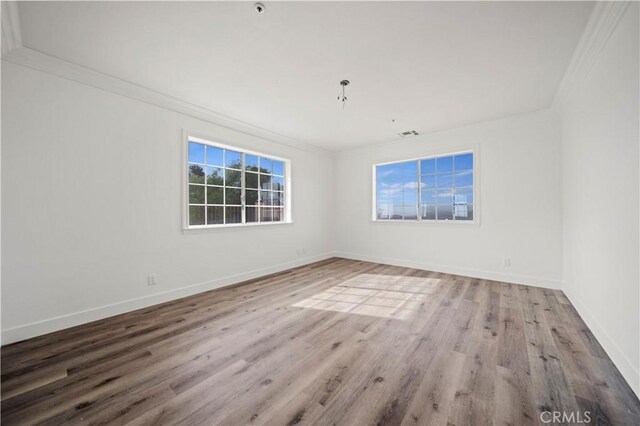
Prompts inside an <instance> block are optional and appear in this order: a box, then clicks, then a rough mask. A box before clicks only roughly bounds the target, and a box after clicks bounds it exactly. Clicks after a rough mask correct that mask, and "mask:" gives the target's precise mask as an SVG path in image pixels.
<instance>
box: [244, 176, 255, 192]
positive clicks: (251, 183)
mask: <svg viewBox="0 0 640 426" xmlns="http://www.w3.org/2000/svg"><path fill="white" fill-rule="evenodd" d="M244 185H245V187H246V188H255V189H258V174H257V173H251V172H247V173H245V174H244Z"/></svg>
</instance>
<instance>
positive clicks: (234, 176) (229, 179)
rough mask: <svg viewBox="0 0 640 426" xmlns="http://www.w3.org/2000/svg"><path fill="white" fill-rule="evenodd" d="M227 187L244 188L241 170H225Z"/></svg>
mask: <svg viewBox="0 0 640 426" xmlns="http://www.w3.org/2000/svg"><path fill="white" fill-rule="evenodd" d="M224 172H225V181H224V182H225V186H233V187H236V188H240V187H241V186H242V172H241V171H240V170H229V169H225V170H224Z"/></svg>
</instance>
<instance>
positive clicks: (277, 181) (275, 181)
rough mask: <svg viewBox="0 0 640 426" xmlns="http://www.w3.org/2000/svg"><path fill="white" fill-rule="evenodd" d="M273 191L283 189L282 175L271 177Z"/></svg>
mask: <svg viewBox="0 0 640 426" xmlns="http://www.w3.org/2000/svg"><path fill="white" fill-rule="evenodd" d="M271 182H272V185H273V190H274V191H282V190H284V178H283V177H282V176H273V177H272V178H271Z"/></svg>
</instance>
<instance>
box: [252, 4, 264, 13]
mask: <svg viewBox="0 0 640 426" xmlns="http://www.w3.org/2000/svg"><path fill="white" fill-rule="evenodd" d="M253 10H255V11H256V13H257V14H258V15H262V14H263V13H264V5H263V4H262V3H256V4H254V5H253Z"/></svg>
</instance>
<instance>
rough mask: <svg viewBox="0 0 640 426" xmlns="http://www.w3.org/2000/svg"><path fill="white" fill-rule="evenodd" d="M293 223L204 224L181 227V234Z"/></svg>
mask: <svg viewBox="0 0 640 426" xmlns="http://www.w3.org/2000/svg"><path fill="white" fill-rule="evenodd" d="M286 225H293V222H262V223H261V222H257V223H233V224H229V225H208V226H207V225H205V226H198V227H191V228H183V229H182V233H183V234H206V233H208V232H215V231H224V230H225V229H233V230H238V229H243V228H245V229H250V228H254V227H263V226H267V227H268V226H286Z"/></svg>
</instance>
